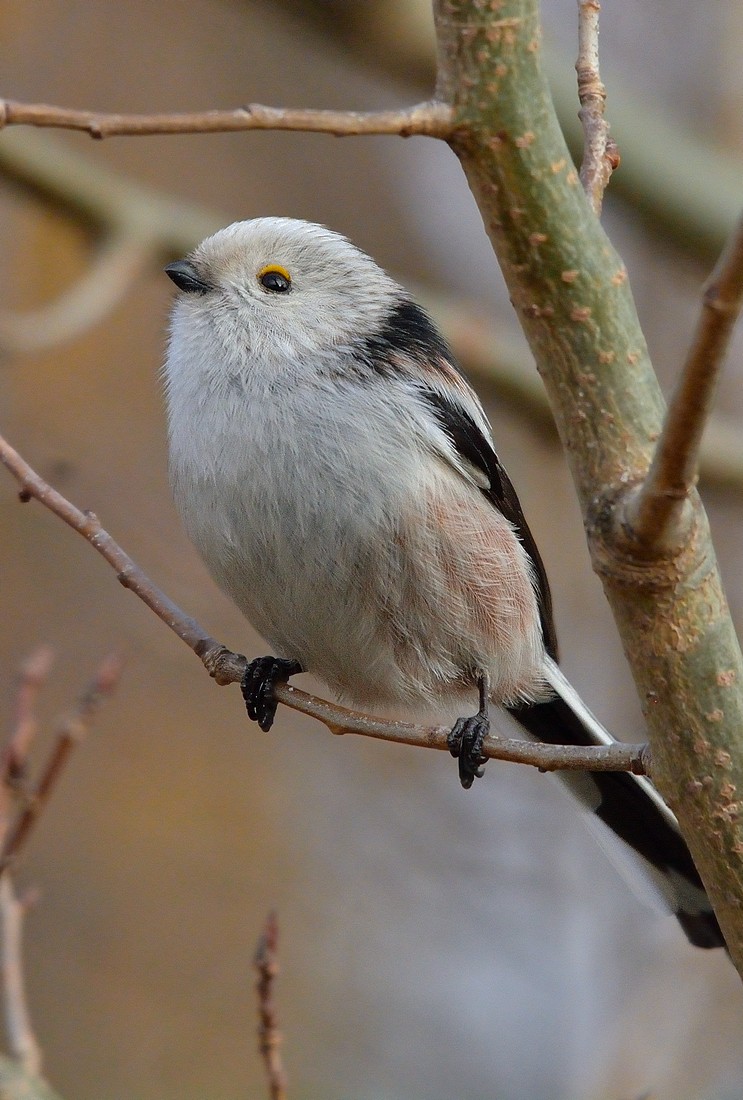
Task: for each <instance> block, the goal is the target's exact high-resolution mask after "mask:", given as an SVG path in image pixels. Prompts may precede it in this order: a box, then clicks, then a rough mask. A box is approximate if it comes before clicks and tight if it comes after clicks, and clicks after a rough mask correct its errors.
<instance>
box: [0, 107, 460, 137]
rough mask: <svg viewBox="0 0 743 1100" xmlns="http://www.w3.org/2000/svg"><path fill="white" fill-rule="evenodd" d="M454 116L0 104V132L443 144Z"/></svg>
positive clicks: (427, 111) (412, 111) (419, 111)
mask: <svg viewBox="0 0 743 1100" xmlns="http://www.w3.org/2000/svg"><path fill="white" fill-rule="evenodd" d="M452 117H453V115H452V111H451V109H450V108H449V107H446V106H444V105H443V104H441V103H435V102H430V103H418V104H416V105H415V106H413V107H406V108H403V109H402V110H399V111H322V110H312V109H311V108H305V107H296V108H295V107H266V106H264V105H262V104H260V103H248V104H246V105H245V106H244V107H237V108H235V109H234V110H228V111H196V112H193V113H189V114H185V113H172V114H152V115H134V114H113V113H107V112H102V111H75V110H70V109H68V108H66V107H54V106H50V105H49V104H46V103H18V102H16V101H14V100H11V99H7V100H5V101H3V102H0V126H49V127H55V128H58V129H63V130H83V131H84V132H85V133H88V134H90V136H91V137H94V138H105V137H114V136H122V135H129V134H138V135H141V134H216V133H226V132H235V131H239V130H301V131H304V132H309V133H319V134H333V135H335V136H336V137H345V136H350V135H361V134H397V135H399V136H400V137H411V136H413V135H416V134H417V135H424V136H426V137H438V138H446V137H448V136H449V134H450V133H451V128H452Z"/></svg>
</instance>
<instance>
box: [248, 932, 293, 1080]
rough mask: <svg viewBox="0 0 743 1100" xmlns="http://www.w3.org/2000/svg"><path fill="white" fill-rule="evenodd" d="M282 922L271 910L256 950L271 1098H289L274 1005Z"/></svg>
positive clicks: (261, 1033)
mask: <svg viewBox="0 0 743 1100" xmlns="http://www.w3.org/2000/svg"><path fill="white" fill-rule="evenodd" d="M278 942H279V922H278V919H277V917H276V913H274V912H271V913H269V914H268V917H267V919H266V925H265V928H264V929H263V932H262V933H261V937H260V939H259V940H258V946H257V948H256V952H255V959H254V963H255V969H256V970H257V971H258V981H257V983H256V990H257V993H258V1019H259V1024H258V1051H259V1053H260V1055H261V1058H262V1059H263V1062H264V1064H265V1067H266V1078H267V1080H268V1095H269V1097H270V1100H286V1095H287V1092H286V1086H287V1079H286V1071H285V1070H284V1064H283V1061H282V1058H281V1044H282V1042H283V1036H282V1034H281V1031H280V1029H279V1023H278V1017H277V1014H276V1006H275V1004H274V982H275V980H276V976H277V974H278V972H279V962H278Z"/></svg>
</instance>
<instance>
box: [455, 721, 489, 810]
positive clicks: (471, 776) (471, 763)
mask: <svg viewBox="0 0 743 1100" xmlns="http://www.w3.org/2000/svg"><path fill="white" fill-rule="evenodd" d="M489 732H490V719H489V718H488V716H487V714H480V713H478V714H473V715H472V716H471V717H470V718H458V719H457V721H456V722H455V724H454V728H453V729H452V731H451V733H450V734H449V739H448V744H449V752H450V753H451V754H452V756H454V757H456V759H457V761H458V762H459V782H460V783H461V784H462V786H463V787H464V789H465V790H466V791H467V790H469V788H470V787H471V786H472V784H473V783H474V782H475V780H476V779H480V778H482V775H483V765H484V764H486V763H487V759H488V758H487V756H483V754H482V745H483V741H484V740H485V738H486V737H487V735H488V733H489Z"/></svg>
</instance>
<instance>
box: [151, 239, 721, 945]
mask: <svg viewBox="0 0 743 1100" xmlns="http://www.w3.org/2000/svg"><path fill="white" fill-rule="evenodd" d="M166 271H167V273H168V275H169V276H170V278H171V279H172V280H173V282H174V283H175V284H176V286H177V287H178V289H179V290H180V291H181V293H180V294H179V295H178V297H177V300H176V302H175V306H174V309H173V318H172V327H171V337H170V344H169V349H168V355H167V361H166V365H165V383H166V395H167V407H168V420H169V435H170V471H171V478H172V484H173V491H174V494H175V499H176V502H177V504H178V506H179V508H180V511H181V513H182V515H183V519H184V521H185V525H186V529H187V531H188V533H189V535H190V537H191V538H192V540H193V542H194V543H195V545H196V547H197V549H198V550H199V552H200V553H201V555H202V557H203V558H204V561H205V562H206V564H207V566H208V568H209V569H210V571H211V573H212V575H213V576H214V578H215V580H216V581H217V583H218V584H219V585H220V586H221V588H222V589H223V590H224V591H225V592H226V593H227V594H228V595H229V596H231V597H232V599H233V600H234V601H235V603H236V604H237V605H238V607H239V608H240V609H241V610H242V611H243V612H244V614H245V615H246V616H247V618H248V619H249V620H250V622H251V623H252V624H253V626H254V627H255V628H256V629H257V630H258V631H259V632H260V633H261V634H262V635H263V636H264V637H265V638H267V639H268V640H269V641H270V643H271V646H272V648H273V651H274V653H275V654H277V656H271V657H262V658H258V659H257V660H255V661H252V662H251V663H250V665H249V667H248V671H247V673H246V676H245V679H244V681H243V685H242V687H243V694H244V696H245V699H246V703H247V706H248V712H249V714H250V717H251V718H254V719H255V720H256V721H257V722H258V723H259V724H260V726H261V727H262V728H263V729H265V730H268V729H269V728H270V726H271V723H272V722H273V718H274V713H275V710H276V703H275V700H274V698H273V688H274V685H275V684H276V683H277V682H279V681H282V680H286V679H288V677H289V676H291V675H293V674H294V673H297V672H300V671H306V672H312V673H314V674H315V675H317V676H319V677H320V678H321V679H322V680H324V681H325V682H326V683H327V684H328V685H329V686H330V687H331V688H332V689H333V690H334V691H335V692H336V693H337V695H338V696H340V697H342V698H344V699H347V700H351V701H353V702H354V703H356V704H359V705H361V706H364V707H368V708H384V707H389V706H394V707H399V706H400V705H406V706H408V707H411V706H413V707H416V708H423V707H425V709H426V710H427V711H429V712H430V711H435V712H438V713H439V714H442V713H446V712H448V713H450V714H452V716H453V715H455V714H457V713H459V714H461V713H462V712H463V711H464V712H465V713H466V711H467V708H468V707H470V706H472V709H474V706H473V705H472V704H473V703H474V699H475V698H476V697H477V696H478V695H479V709H478V710H477V713H476V714H474V715H471V716H470V717H465V718H459V719H458V720H457V721H456V723H455V725H454V727H453V730H452V734H451V739H450V747H451V749H452V752H453V754H454V755H456V756H458V757H459V774H460V778H461V781H462V784H463V786H465V787H469V786H470V785H471V784H472V782H473V780H474V778H475V777H476V776H479V775H480V774H481V766H482V764H483V763H484V760H483V757H482V755H481V748H482V739H483V737H484V736H485V734H486V733H487V730H488V702H489V701H492V702H495V703H498V704H500V705H501V706H503V707H505V708H506V709H507V710H508V711H509V712H510V713H511V714H512V715H513V716H514V717H515V718H516V720H517V721H518V722H519V723H521V725H522V726H523V727H525V728H526V729H527V730H528V731H529V732H530V733H531V734H532V735H534V736H536V737H538V738H539V739H540V740H543V741H549V742H561V743H566V744H580V745H585V744H606V743H610V742H611V741H612V740H613V739H612V738H611V736H610V735H609V734H608V733H607V732H606V730H605V729H604V728H603V727H602V726H601V725H600V723H599V722H598V721H597V720H596V719H595V718H594V717H593V715H592V714H591V713H590V712H589V711H588V709H587V708H586V706H585V705H584V704H583V703H582V701H581V700H580V698H579V696H578V695H577V693H576V692H575V691H574V689H573V688H572V687H571V686H570V684H569V683H568V682H567V680H566V679H565V677H564V676H563V675H562V673H561V672H560V670H559V668H558V666H557V641H556V636H555V628H554V624H553V620H552V610H551V600H550V591H549V585H548V583H547V577H546V574H545V570H544V566H543V564H542V560H541V558H540V556H539V551H538V550H537V547H536V545H535V543H534V539H533V537H532V535H531V532H530V531H529V528H528V526H527V524H526V520H525V519H524V516H523V513H522V511H521V506H520V504H519V500H518V497H517V496H516V492H515V490H514V488H513V486H512V484H511V482H510V481H509V479H508V476H507V474H506V472H505V470H504V469H503V467H502V465H501V463H500V461H499V459H498V456H497V455H496V453H495V450H494V447H493V442H492V438H491V432H490V426H489V424H488V421H487V419H486V417H485V414H484V412H483V410H482V407H481V405H480V402H479V401H478V399H477V397H476V396H475V394H474V393H473V391H472V389H471V388H470V386H469V385H468V383H467V382H466V381H465V379H464V378H463V377H462V375H461V374H460V373H459V371H458V369H457V366H456V364H455V362H454V358H453V356H452V353H451V351H450V350H449V348H448V347H447V345H446V343H445V342H444V340H443V338H442V337H441V335H440V334H439V332H438V331H437V329H436V328H435V327H434V325H433V323H432V322H431V320H430V319H429V318H428V316H427V315H426V314H425V313H424V311H423V310H422V309H421V308H420V307H419V306H418V305H416V304H415V302H413V301H412V300H411V298H410V296H409V295H408V294H407V293H406V291H405V290H404V289H403V288H402V287H401V286H399V285H398V284H397V283H396V282H394V280H393V279H391V278H390V277H389V276H388V275H387V274H385V272H384V271H382V270H381V269H380V268H379V267H378V266H377V264H376V263H374V261H373V260H372V259H370V258H369V257H368V256H367V255H365V254H364V253H363V252H361V251H360V250H359V249H357V248H356V247H354V245H352V244H351V243H350V242H349V241H347V240H346V239H345V238H344V237H341V236H339V235H338V234H337V233H333V232H331V231H330V230H328V229H325V228H323V227H321V226H318V225H310V224H308V223H306V222H301V221H294V220H290V219H287V218H259V219H256V220H254V221H247V222H238V223H236V224H234V225H231V226H228V227H227V228H226V229H223V230H221V231H220V232H219V233H215V234H214V236H212V237H209V238H208V239H207V240H205V241H204V242H203V243H202V244H201V245H199V247H198V248H196V249H195V250H194V251H193V252H192V253H191V254H190V255H189V256H188V258H187V259H184V260H180V261H178V262H177V263H173V264H170V265H169V266H168V267H167V268H166ZM580 779H581V782H580V783H576V782H575V780H573V785H574V787H576V788H580V791H579V793H580V794H581V795H582V797H583V801H584V802H587V803H588V805H589V808H590V809H591V810H593V811H594V812H595V814H596V815H597V816H598V817H599V818H600V819H601V820H603V822H604V823H605V824H607V825H608V826H610V828H611V829H613V830H614V832H615V833H616V834H618V836H619V837H620V838H621V839H622V840H623V841H625V842H626V843H627V844H629V845H630V847H631V848H633V849H634V851H635V852H636V853H637V854H638V855H639V856H640V857H641V859H642V860H643V861H644V863H645V864H646V868H647V867H649V868H652V869H653V871H654V878H655V880H656V883H657V884H658V885H659V886H660V888H661V890H662V892H663V894H664V896H665V897H666V899H667V900H668V901H669V903H670V905H671V906H672V908H673V910H674V912H675V913H676V915H677V917H678V919H679V921H680V922H681V924H682V926H683V928H684V930H685V932H686V934H687V936H688V938H689V939H690V940H691V942H692V943H694V944H697V945H699V946H701V947H714V946H719V945H721V944H722V943H723V939H722V934H721V932H720V929H719V926H718V924H717V921H716V918H715V915H714V913H713V911H712V909H711V907H710V904H709V901H708V899H707V896H706V894H705V892H704V889H703V886H702V883H701V880H700V878H699V875H698V873H697V871H696V868H695V867H694V864H693V862H692V859H691V856H690V854H689V851H688V849H687V847H686V845H685V843H684V841H683V839H682V838H681V836H680V834H679V831H678V827H677V824H676V821H675V818H674V817H673V815H672V814H671V812H670V810H669V809H668V808H667V807H666V806H665V804H664V803H663V801H662V800H661V798H660V796H659V795H658V794H657V793H656V791H655V790H654V788H653V787H652V786H651V784H650V783H648V782H647V780H644V779H641V778H637V777H635V776H631V775H628V774H621V773H605V772H604V773H602V772H595V773H593V772H592V773H589V774H587V775H585V776H581V777H580Z"/></svg>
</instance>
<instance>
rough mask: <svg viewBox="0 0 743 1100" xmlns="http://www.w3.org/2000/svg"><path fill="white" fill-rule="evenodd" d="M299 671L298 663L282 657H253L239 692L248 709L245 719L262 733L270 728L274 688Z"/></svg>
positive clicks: (275, 704) (274, 706)
mask: <svg viewBox="0 0 743 1100" xmlns="http://www.w3.org/2000/svg"><path fill="white" fill-rule="evenodd" d="M301 671H302V667H301V665H300V664H299V662H298V661H287V660H286V658H284V657H256V659H255V660H254V661H250V662H249V664H248V667H247V668H246V669H245V673H244V675H243V678H242V680H241V681H240V690H241V691H242V693H243V699H244V700H245V706H246V707H247V710H248V718H251V719H252V720H253V721H254V722H257V723H258V725H259V726H260V727H261V729H262V730H263V731H264V732H265V733H268V731H269V730H270V728H271V726H272V725H273V720H274V718H275V716H276V707H277V706H278V703H277V702H276V699H275V698H274V693H273V689H274V688H275V687H276V685H277V684H285V683H286V682H287V680H288V679H289V677H290V676H295V675H296V674H297V673H298V672H301Z"/></svg>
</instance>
